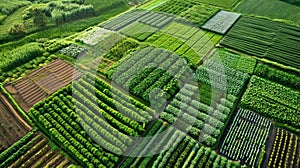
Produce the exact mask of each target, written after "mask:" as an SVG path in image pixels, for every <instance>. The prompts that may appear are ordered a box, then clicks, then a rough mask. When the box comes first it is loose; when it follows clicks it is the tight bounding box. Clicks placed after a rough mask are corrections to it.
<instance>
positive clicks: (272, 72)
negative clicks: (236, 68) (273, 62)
mask: <svg viewBox="0 0 300 168" xmlns="http://www.w3.org/2000/svg"><path fill="white" fill-rule="evenodd" d="M254 74H255V75H257V76H260V77H262V78H266V79H269V80H272V81H275V82H278V83H280V84H282V85H285V86H288V87H291V88H294V89H296V90H298V91H299V90H300V77H299V76H297V75H296V74H292V73H288V72H285V71H283V70H279V69H275V68H272V67H271V66H269V65H266V64H258V65H257V66H256V68H255V73H254Z"/></svg>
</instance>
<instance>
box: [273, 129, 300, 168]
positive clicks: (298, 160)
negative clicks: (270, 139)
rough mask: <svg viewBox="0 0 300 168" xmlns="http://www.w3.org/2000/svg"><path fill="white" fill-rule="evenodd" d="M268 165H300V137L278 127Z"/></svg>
mask: <svg viewBox="0 0 300 168" xmlns="http://www.w3.org/2000/svg"><path fill="white" fill-rule="evenodd" d="M268 167H271V168H275V167H276V168H277V167H300V137H299V136H297V135H295V134H292V133H290V132H288V131H286V130H283V129H280V128H277V129H276V135H275V139H274V143H273V145H272V149H271V154H270V156H269V159H268Z"/></svg>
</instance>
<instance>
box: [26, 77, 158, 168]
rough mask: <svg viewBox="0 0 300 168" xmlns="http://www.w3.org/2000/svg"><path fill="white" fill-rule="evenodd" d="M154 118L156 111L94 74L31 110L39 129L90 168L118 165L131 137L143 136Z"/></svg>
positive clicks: (130, 141)
mask: <svg viewBox="0 0 300 168" xmlns="http://www.w3.org/2000/svg"><path fill="white" fill-rule="evenodd" d="M113 94H116V95H115V96H114V97H112V96H113ZM115 97H116V98H115ZM113 98H114V99H113ZM131 103H132V104H131ZM151 115H154V112H153V111H152V110H150V109H149V108H148V107H146V106H145V105H143V104H141V103H139V102H137V101H135V100H133V99H131V98H128V97H127V96H125V95H124V94H123V93H121V92H120V91H117V90H112V88H111V87H110V86H109V85H107V84H106V83H105V82H103V81H101V80H99V79H97V78H96V77H95V76H93V75H91V74H89V75H86V76H85V77H83V79H80V80H79V81H78V82H75V83H74V84H73V87H72V86H70V85H69V86H67V87H65V88H63V89H61V90H59V91H58V92H56V93H55V94H54V95H52V96H50V97H49V98H47V99H46V100H44V101H42V102H40V103H38V104H36V105H35V106H34V108H33V109H31V111H30V116H31V117H32V118H33V119H34V120H35V121H36V122H37V123H38V126H39V127H40V128H42V130H43V131H44V132H45V133H46V134H47V135H48V136H50V137H51V138H52V139H53V140H54V141H56V142H57V143H58V144H60V145H61V147H62V148H63V149H64V150H65V151H66V152H67V153H68V154H69V155H71V156H72V157H73V158H75V159H76V160H77V161H78V162H79V163H81V164H82V165H83V166H86V167H101V166H107V167H113V166H114V165H115V164H116V163H118V161H119V155H120V154H122V153H123V152H125V151H126V149H127V146H128V145H130V144H131V143H132V140H131V137H130V136H137V135H138V134H141V133H143V132H144V128H145V123H146V121H148V120H150V119H151V118H152V117H151ZM145 119H147V120H145ZM137 121H140V122H137ZM95 142H96V143H97V144H96V143H95Z"/></svg>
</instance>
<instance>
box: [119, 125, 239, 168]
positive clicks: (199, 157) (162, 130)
mask: <svg viewBox="0 0 300 168" xmlns="http://www.w3.org/2000/svg"><path fill="white" fill-rule="evenodd" d="M147 137H150V138H149V139H142V140H141V142H140V143H139V144H138V145H137V146H135V148H133V150H132V152H131V155H132V156H137V157H128V158H126V160H125V161H124V162H123V163H122V164H121V165H120V167H122V168H125V167H153V168H154V167H191V168H193V167H214V168H215V167H221V168H223V167H241V165H240V164H239V162H233V161H230V160H228V159H227V158H225V157H222V156H220V155H218V154H217V153H216V152H215V151H213V150H211V149H210V148H207V147H204V146H201V145H200V144H199V143H197V142H196V141H195V140H194V139H192V138H190V137H189V136H187V135H186V134H185V133H184V132H182V131H179V130H177V129H176V128H174V127H173V126H172V125H169V124H167V123H163V122H162V121H161V120H157V121H156V122H155V123H154V124H153V126H152V127H151V128H150V130H149V132H148V133H147Z"/></svg>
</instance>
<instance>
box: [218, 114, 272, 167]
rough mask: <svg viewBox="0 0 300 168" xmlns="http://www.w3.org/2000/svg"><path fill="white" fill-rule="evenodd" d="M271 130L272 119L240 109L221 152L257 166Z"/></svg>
mask: <svg viewBox="0 0 300 168" xmlns="http://www.w3.org/2000/svg"><path fill="white" fill-rule="evenodd" d="M270 131H271V122H270V121H268V120H267V119H265V118H263V117H261V116H259V115H257V114H255V113H253V112H251V111H247V110H244V109H239V110H238V112H237V114H236V116H235V117H234V120H233V122H232V125H231V126H230V129H229V132H228V133H227V135H226V137H225V140H224V142H223V143H222V145H221V148H220V152H221V153H222V154H224V155H226V156H228V157H229V158H231V159H234V160H241V162H242V163H247V164H249V165H251V166H257V165H258V164H260V163H259V158H260V156H261V155H262V154H264V152H265V146H266V142H267V138H268V136H269V134H270Z"/></svg>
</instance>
